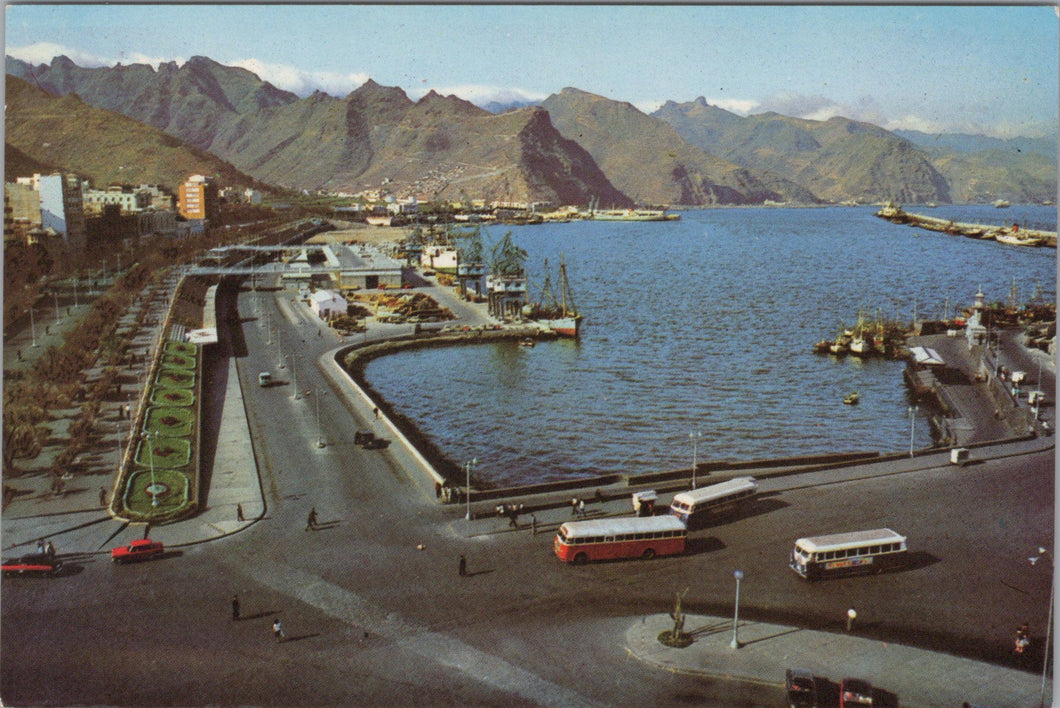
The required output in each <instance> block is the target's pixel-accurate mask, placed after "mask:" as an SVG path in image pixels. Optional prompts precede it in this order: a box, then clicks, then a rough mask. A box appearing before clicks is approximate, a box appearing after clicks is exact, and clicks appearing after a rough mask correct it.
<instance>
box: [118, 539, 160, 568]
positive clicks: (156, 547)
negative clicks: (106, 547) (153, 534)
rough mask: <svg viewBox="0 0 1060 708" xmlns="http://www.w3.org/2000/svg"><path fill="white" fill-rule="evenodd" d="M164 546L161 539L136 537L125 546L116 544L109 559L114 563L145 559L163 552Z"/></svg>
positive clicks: (155, 556)
mask: <svg viewBox="0 0 1060 708" xmlns="http://www.w3.org/2000/svg"><path fill="white" fill-rule="evenodd" d="M165 550H166V549H165V546H164V545H163V544H162V542H161V541H152V540H151V539H149V538H138V539H136V540H135V541H133V542H131V543H129V544H128V545H125V546H118V547H117V548H114V549H112V550H111V552H110V559H111V560H112V561H114V562H115V563H127V562H130V561H141V560H147V559H148V558H157V557H158V556H160V555H162V554H163V553H165Z"/></svg>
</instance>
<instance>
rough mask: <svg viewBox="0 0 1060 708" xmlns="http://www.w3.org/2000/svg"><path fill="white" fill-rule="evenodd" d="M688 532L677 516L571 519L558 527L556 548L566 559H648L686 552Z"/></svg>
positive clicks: (562, 559) (579, 562) (561, 557)
mask: <svg viewBox="0 0 1060 708" xmlns="http://www.w3.org/2000/svg"><path fill="white" fill-rule="evenodd" d="M687 536H688V530H687V529H686V528H685V525H684V524H683V523H682V522H681V520H680V519H678V518H677V517H675V516H645V517H623V518H618V519H591V520H589V521H568V522H567V523H565V524H562V525H561V526H560V527H559V531H558V532H557V533H556V540H555V541H554V542H553V548H554V550H555V551H556V556H557V557H558V558H559V559H560V560H561V561H566V562H567V563H577V564H582V563H588V562H589V561H595V560H610V559H612V558H645V559H649V558H654V557H655V556H669V555H674V554H676V553H684V550H685V539H686V537H687Z"/></svg>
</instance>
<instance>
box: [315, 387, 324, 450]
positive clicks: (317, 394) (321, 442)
mask: <svg viewBox="0 0 1060 708" xmlns="http://www.w3.org/2000/svg"><path fill="white" fill-rule="evenodd" d="M322 395H323V394H321V393H320V391H317V390H314V391H313V397H314V398H316V399H317V400H316V404H317V447H324V438H323V437H321V435H320V397H321V396H322Z"/></svg>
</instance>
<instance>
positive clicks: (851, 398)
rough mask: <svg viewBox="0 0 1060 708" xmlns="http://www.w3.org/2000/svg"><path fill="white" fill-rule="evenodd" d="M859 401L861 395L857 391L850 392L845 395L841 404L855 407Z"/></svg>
mask: <svg viewBox="0 0 1060 708" xmlns="http://www.w3.org/2000/svg"><path fill="white" fill-rule="evenodd" d="M860 400H861V395H860V394H859V393H858V392H857V391H851V392H850V393H848V394H847V395H846V397H845V398H843V403H845V404H847V405H848V406H856V405H857V404H858V401H860Z"/></svg>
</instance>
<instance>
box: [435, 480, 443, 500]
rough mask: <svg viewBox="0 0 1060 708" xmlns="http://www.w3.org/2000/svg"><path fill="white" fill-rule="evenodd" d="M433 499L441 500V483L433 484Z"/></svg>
mask: <svg viewBox="0 0 1060 708" xmlns="http://www.w3.org/2000/svg"><path fill="white" fill-rule="evenodd" d="M434 498H435V499H441V498H442V483H441V482H435V483H434Z"/></svg>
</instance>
